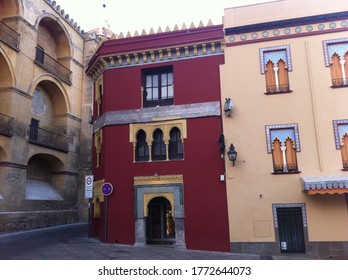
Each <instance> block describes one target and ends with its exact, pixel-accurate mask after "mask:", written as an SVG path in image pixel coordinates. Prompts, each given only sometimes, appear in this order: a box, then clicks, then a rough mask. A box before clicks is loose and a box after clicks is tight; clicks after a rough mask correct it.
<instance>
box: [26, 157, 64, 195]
mask: <svg viewBox="0 0 348 280" xmlns="http://www.w3.org/2000/svg"><path fill="white" fill-rule="evenodd" d="M64 170H65V166H64V163H63V162H62V161H61V160H60V159H59V158H57V157H56V156H54V155H50V154H44V153H38V154H35V155H33V156H32V157H30V159H29V160H28V170H27V178H26V179H27V181H26V195H25V197H26V199H28V200H63V194H64V189H62V188H61V187H60V186H61V185H62V184H61V182H60V178H59V176H56V175H55V174H60V173H63V172H64ZM63 185H64V184H63Z"/></svg>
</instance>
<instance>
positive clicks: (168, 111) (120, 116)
mask: <svg viewBox="0 0 348 280" xmlns="http://www.w3.org/2000/svg"><path fill="white" fill-rule="evenodd" d="M211 116H221V106H220V102H219V101H213V102H204V103H195V104H187V105H170V106H161V107H149V108H143V109H134V110H124V111H114V112H107V113H105V114H103V115H102V116H100V117H99V118H98V119H97V121H96V122H95V123H94V131H95V132H96V131H98V130H100V129H102V128H103V127H105V126H110V125H120V124H132V123H148V122H153V121H156V120H158V119H161V118H164V117H165V118H166V119H167V120H177V119H179V118H180V119H192V118H200V117H211Z"/></svg>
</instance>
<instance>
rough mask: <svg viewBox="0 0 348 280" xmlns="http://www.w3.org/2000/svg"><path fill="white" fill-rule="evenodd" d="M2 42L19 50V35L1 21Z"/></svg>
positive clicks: (0, 38) (0, 37) (0, 36)
mask: <svg viewBox="0 0 348 280" xmlns="http://www.w3.org/2000/svg"><path fill="white" fill-rule="evenodd" d="M0 40H2V41H3V42H4V43H6V44H8V45H9V46H11V47H13V48H15V49H16V50H18V48H19V34H18V33H17V32H16V31H15V30H13V29H12V28H11V27H9V26H8V25H6V24H5V23H3V22H2V21H0Z"/></svg>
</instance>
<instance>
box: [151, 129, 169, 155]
mask: <svg viewBox="0 0 348 280" xmlns="http://www.w3.org/2000/svg"><path fill="white" fill-rule="evenodd" d="M165 159H166V145H165V143H164V140H163V132H162V130H160V129H156V130H155V131H154V133H153V142H152V160H165Z"/></svg>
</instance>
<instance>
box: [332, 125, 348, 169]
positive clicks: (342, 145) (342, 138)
mask: <svg viewBox="0 0 348 280" xmlns="http://www.w3.org/2000/svg"><path fill="white" fill-rule="evenodd" d="M333 125H334V132H335V138H336V139H335V140H336V149H337V150H340V151H341V156H342V166H343V170H347V171H348V120H339V121H333Z"/></svg>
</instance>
